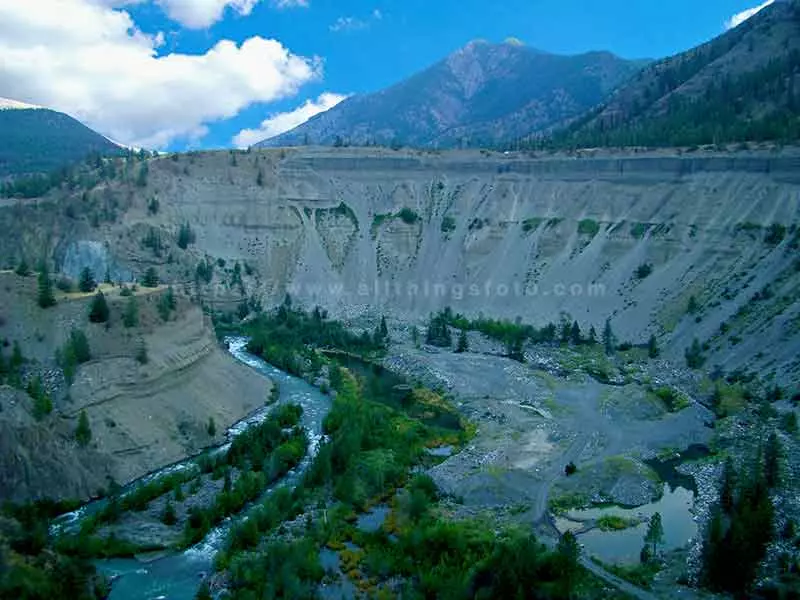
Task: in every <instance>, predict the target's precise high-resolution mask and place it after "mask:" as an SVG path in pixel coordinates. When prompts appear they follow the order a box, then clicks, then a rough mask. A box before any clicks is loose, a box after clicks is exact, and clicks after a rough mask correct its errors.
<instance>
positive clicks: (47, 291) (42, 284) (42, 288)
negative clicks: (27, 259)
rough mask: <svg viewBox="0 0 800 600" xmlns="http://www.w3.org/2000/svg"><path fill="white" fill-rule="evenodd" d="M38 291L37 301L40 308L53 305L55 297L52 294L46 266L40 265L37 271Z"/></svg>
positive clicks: (51, 285) (51, 284) (51, 283)
mask: <svg viewBox="0 0 800 600" xmlns="http://www.w3.org/2000/svg"><path fill="white" fill-rule="evenodd" d="M38 285H39V292H38V296H37V302H38V304H39V306H40V307H41V308H50V307H51V306H55V304H56V297H55V295H53V282H52V281H50V273H49V272H48V270H47V267H46V266H42V268H41V269H40V271H39V281H38Z"/></svg>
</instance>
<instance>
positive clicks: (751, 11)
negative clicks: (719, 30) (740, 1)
mask: <svg viewBox="0 0 800 600" xmlns="http://www.w3.org/2000/svg"><path fill="white" fill-rule="evenodd" d="M773 2H775V0H766V2H764V3H763V4H759V5H758V6H755V7H753V8H748V9H747V10H743V11H742V12H740V13H736V14H735V15H733V16H732V17H731V18H730V19H728V20H727V21H725V28H726V29H733V28H734V27H738V26H739V25H741V24H742V23H744V22H745V21H747V19H749V18H750V17H752V16H753V15H755V14H757V13H759V12H761V11H762V10H764V9H765V8H767V7H768V6H769V5H770V4H772V3H773Z"/></svg>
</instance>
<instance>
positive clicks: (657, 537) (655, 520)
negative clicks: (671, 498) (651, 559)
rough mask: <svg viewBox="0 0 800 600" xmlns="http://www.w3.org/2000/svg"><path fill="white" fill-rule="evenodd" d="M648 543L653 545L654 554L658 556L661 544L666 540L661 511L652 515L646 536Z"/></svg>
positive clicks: (645, 539)
mask: <svg viewBox="0 0 800 600" xmlns="http://www.w3.org/2000/svg"><path fill="white" fill-rule="evenodd" d="M644 541H645V543H646V544H651V545H652V546H653V552H652V556H656V554H657V552H658V546H659V544H662V543H663V542H664V525H663V523H662V522H661V513H655V514H653V516H652V517H650V523H649V524H648V525H647V533H646V534H645V536H644Z"/></svg>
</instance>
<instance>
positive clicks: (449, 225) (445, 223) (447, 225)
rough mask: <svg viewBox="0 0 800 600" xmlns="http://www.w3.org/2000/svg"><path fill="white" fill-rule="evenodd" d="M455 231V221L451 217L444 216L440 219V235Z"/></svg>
mask: <svg viewBox="0 0 800 600" xmlns="http://www.w3.org/2000/svg"><path fill="white" fill-rule="evenodd" d="M455 229H456V220H455V219H454V218H453V217H451V216H449V215H448V216H446V217H444V218H443V219H442V225H441V230H442V233H450V232H451V231H455Z"/></svg>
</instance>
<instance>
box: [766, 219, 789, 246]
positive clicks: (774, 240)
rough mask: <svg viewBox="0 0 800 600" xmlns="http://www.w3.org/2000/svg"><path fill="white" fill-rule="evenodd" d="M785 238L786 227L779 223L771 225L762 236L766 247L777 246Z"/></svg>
mask: <svg viewBox="0 0 800 600" xmlns="http://www.w3.org/2000/svg"><path fill="white" fill-rule="evenodd" d="M785 237H786V226H785V225H781V224H780V223H773V224H772V225H770V226H769V228H768V229H767V232H766V233H765V234H764V243H765V244H767V245H768V246H777V245H778V244H780V243H781V242H782V241H783V238H785Z"/></svg>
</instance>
